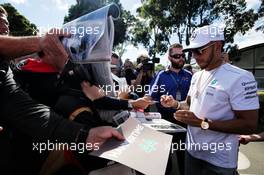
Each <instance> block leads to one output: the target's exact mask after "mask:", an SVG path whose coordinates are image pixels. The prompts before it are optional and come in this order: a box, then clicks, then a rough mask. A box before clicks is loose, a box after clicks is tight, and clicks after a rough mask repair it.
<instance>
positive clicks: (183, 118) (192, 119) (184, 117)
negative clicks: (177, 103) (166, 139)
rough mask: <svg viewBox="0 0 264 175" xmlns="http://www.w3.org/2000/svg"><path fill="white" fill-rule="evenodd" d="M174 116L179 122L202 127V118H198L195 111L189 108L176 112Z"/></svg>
mask: <svg viewBox="0 0 264 175" xmlns="http://www.w3.org/2000/svg"><path fill="white" fill-rule="evenodd" d="M174 118H175V119H176V120H178V121H179V122H182V123H185V124H187V125H190V126H195V127H200V126H201V123H202V120H201V119H199V118H197V117H196V116H195V115H194V113H193V112H191V111H188V110H178V111H176V112H175V113H174Z"/></svg>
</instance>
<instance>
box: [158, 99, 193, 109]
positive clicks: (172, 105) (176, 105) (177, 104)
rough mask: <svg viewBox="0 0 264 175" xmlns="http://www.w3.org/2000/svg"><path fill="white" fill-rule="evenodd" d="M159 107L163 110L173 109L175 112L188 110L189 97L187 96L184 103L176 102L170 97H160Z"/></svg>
mask: <svg viewBox="0 0 264 175" xmlns="http://www.w3.org/2000/svg"><path fill="white" fill-rule="evenodd" d="M160 102H161V105H162V106H164V107H165V108H175V109H177V110H189V108H190V104H191V97H190V96H187V98H186V100H185V101H177V100H175V99H174V98H173V96H171V95H169V96H168V95H162V96H161V97H160Z"/></svg>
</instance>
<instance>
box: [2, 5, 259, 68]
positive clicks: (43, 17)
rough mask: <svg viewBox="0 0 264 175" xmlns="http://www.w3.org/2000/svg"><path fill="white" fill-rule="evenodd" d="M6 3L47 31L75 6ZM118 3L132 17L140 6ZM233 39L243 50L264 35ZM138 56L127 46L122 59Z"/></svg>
mask: <svg viewBox="0 0 264 175" xmlns="http://www.w3.org/2000/svg"><path fill="white" fill-rule="evenodd" d="M246 1H247V8H248V9H250V8H253V9H257V8H258V7H259V5H260V0H246ZM7 2H8V3H11V4H12V5H13V6H14V7H15V8H16V9H17V10H18V11H19V12H20V13H21V14H22V15H24V16H25V17H26V18H27V19H29V20H30V22H32V23H34V24H36V25H37V27H38V28H39V29H40V30H42V29H45V30H48V29H49V28H52V27H61V25H62V23H63V19H64V16H65V15H67V13H68V9H69V7H70V6H71V5H73V4H75V3H76V0H0V4H2V3H7ZM120 2H121V4H122V5H123V7H124V8H125V9H126V10H129V11H131V12H132V14H134V15H136V9H137V8H138V7H140V6H141V1H140V0H120ZM261 22H262V23H263V22H264V19H262V20H260V21H258V22H257V23H256V26H257V25H259V24H260V23H261ZM234 39H235V43H236V44H238V45H239V48H243V47H247V46H249V45H253V44H258V43H262V42H263V41H264V34H263V33H261V32H256V31H255V30H254V28H253V29H252V30H250V31H249V32H247V33H246V34H245V35H243V36H242V35H241V34H237V35H236V36H235V38H234ZM171 41H172V43H173V42H177V37H176V36H175V37H172V39H171ZM140 54H147V50H146V49H144V48H143V47H142V46H139V48H135V47H133V46H132V45H128V46H127V47H126V52H125V54H124V55H123V57H122V59H123V60H125V59H126V58H129V59H130V60H132V61H135V60H136V58H137V56H138V55H140ZM160 58H161V63H162V64H163V65H165V66H166V65H168V64H169V63H168V61H167V54H165V55H163V56H160Z"/></svg>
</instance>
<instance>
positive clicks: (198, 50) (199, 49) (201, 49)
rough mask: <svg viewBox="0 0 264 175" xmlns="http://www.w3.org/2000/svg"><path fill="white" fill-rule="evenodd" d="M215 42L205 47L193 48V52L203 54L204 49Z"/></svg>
mask: <svg viewBox="0 0 264 175" xmlns="http://www.w3.org/2000/svg"><path fill="white" fill-rule="evenodd" d="M214 44H215V43H213V44H210V45H208V46H205V47H202V48H198V49H192V50H191V51H192V53H194V54H196V55H202V54H203V51H204V50H205V49H207V48H209V47H211V46H212V45H214Z"/></svg>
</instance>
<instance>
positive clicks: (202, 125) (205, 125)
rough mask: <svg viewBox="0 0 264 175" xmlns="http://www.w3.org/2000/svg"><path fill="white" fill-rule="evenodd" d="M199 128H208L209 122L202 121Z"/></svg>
mask: <svg viewBox="0 0 264 175" xmlns="http://www.w3.org/2000/svg"><path fill="white" fill-rule="evenodd" d="M201 128H202V129H208V128H209V123H208V122H205V121H202V123H201Z"/></svg>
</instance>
